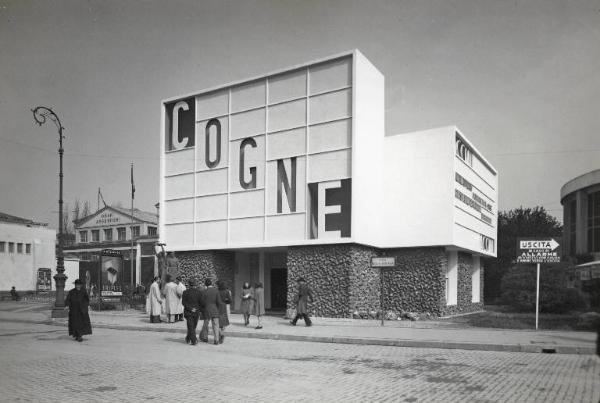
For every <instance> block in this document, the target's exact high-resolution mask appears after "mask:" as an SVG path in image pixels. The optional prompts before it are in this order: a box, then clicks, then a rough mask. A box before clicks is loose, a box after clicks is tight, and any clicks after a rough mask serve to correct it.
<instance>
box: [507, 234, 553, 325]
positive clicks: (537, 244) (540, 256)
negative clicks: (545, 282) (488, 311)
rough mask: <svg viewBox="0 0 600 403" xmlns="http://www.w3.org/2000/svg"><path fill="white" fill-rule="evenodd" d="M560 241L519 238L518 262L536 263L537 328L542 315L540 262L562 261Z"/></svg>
mask: <svg viewBox="0 0 600 403" xmlns="http://www.w3.org/2000/svg"><path fill="white" fill-rule="evenodd" d="M559 246H560V245H559V243H558V242H556V240H555V239H554V238H542V239H539V238H538V239H531V238H519V239H518V240H517V263H536V264H537V273H536V280H535V330H538V320H539V316H540V264H541V263H560V254H561V253H560V250H559V249H558V247H559Z"/></svg>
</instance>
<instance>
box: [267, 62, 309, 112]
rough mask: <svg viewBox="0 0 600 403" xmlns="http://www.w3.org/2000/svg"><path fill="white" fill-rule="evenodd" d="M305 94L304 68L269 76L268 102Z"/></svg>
mask: <svg viewBox="0 0 600 403" xmlns="http://www.w3.org/2000/svg"><path fill="white" fill-rule="evenodd" d="M304 96H306V69H300V70H296V71H292V72H290V73H287V74H280V75H277V76H275V77H272V78H269V104H274V103H278V102H283V101H289V100H291V99H296V98H301V97H304Z"/></svg>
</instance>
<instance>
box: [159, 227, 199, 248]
mask: <svg viewBox="0 0 600 403" xmlns="http://www.w3.org/2000/svg"><path fill="white" fill-rule="evenodd" d="M164 232H165V234H164V236H165V239H168V240H169V242H170V245H173V246H175V245H185V246H191V245H192V243H193V237H194V224H165V226H164ZM161 235H162V233H161ZM173 246H171V247H173Z"/></svg>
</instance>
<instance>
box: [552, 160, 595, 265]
mask: <svg viewBox="0 0 600 403" xmlns="http://www.w3.org/2000/svg"><path fill="white" fill-rule="evenodd" d="M560 202H561V204H562V205H563V222H564V232H563V234H564V235H563V237H564V239H563V247H564V249H563V253H564V254H565V255H568V256H576V255H582V254H591V255H593V257H594V259H595V260H598V259H600V169H596V170H595V171H591V172H588V173H586V174H583V175H580V176H578V177H576V178H574V179H572V180H570V181H569V182H567V183H565V185H564V186H563V187H562V188H561V189H560Z"/></svg>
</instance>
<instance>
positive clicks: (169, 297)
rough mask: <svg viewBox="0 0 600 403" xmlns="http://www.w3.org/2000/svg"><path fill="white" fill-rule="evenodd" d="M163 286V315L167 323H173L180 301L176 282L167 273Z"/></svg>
mask: <svg viewBox="0 0 600 403" xmlns="http://www.w3.org/2000/svg"><path fill="white" fill-rule="evenodd" d="M166 282H167V284H165V288H164V290H163V293H164V294H165V315H167V321H168V322H169V323H175V317H176V315H177V309H178V305H179V304H180V303H181V297H178V296H177V284H175V282H174V281H173V277H172V276H171V275H170V274H167V277H166Z"/></svg>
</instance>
